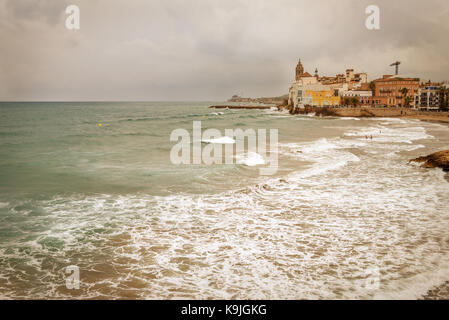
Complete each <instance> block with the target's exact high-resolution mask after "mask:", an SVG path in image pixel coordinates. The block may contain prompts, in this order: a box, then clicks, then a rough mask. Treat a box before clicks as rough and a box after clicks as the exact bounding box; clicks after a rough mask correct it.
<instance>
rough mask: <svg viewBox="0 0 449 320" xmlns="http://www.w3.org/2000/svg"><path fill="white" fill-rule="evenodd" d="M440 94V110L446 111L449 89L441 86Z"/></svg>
mask: <svg viewBox="0 0 449 320" xmlns="http://www.w3.org/2000/svg"><path fill="white" fill-rule="evenodd" d="M438 92H439V94H440V108H441V109H443V110H445V109H447V107H448V100H449V88H446V87H444V86H440V87H439V88H438Z"/></svg>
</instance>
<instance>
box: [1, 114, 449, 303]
mask: <svg viewBox="0 0 449 320" xmlns="http://www.w3.org/2000/svg"><path fill="white" fill-rule="evenodd" d="M401 126H402V124H401V123H399V124H398V126H396V124H395V125H392V126H388V128H384V129H385V130H386V129H389V130H391V131H388V130H386V131H385V132H386V134H388V136H389V137H390V143H385V142H383V141H379V140H377V139H373V140H372V141H371V140H369V141H366V139H364V136H363V135H362V133H365V132H366V130H371V129H370V128H367V129H364V128H360V129H352V130H351V132H354V133H357V132H359V133H358V134H353V135H343V136H342V137H334V138H331V137H329V138H327V139H318V140H316V141H310V142H298V143H290V144H283V145H280V149H279V153H280V154H281V155H282V156H284V157H288V159H290V160H291V161H296V160H299V161H300V162H302V161H306V162H307V163H308V164H307V165H305V166H302V165H301V166H298V168H296V170H294V171H293V172H291V173H289V174H288V175H286V176H282V177H275V178H274V177H271V178H261V180H260V182H258V183H257V184H255V185H251V186H247V187H245V188H238V189H234V188H231V190H228V191H226V192H221V193H217V194H209V193H205V194H187V193H176V194H173V195H167V196H151V195H148V194H146V193H142V194H125V195H117V194H97V195H83V194H72V195H64V196H58V197H55V198H54V199H52V200H39V201H38V205H39V206H40V207H42V209H43V210H44V211H45V212H47V213H48V217H51V219H49V218H48V217H45V218H44V217H33V223H37V222H38V221H41V222H45V224H46V226H47V227H48V230H47V231H45V232H41V233H40V234H39V236H38V237H37V238H34V239H33V237H30V238H25V237H24V238H21V239H20V240H21V241H16V242H14V243H11V244H8V245H9V247H8V250H6V248H2V247H0V256H1V257H5V258H11V259H16V260H19V259H24V258H27V259H29V261H30V262H29V265H28V267H24V268H22V269H20V271H18V267H17V265H15V266H14V267H13V266H12V265H8V264H6V263H5V261H7V259H4V260H0V264H1V265H0V267H1V268H0V278H1V279H17V277H19V278H20V281H23V282H24V283H25V282H26V283H28V284H33V286H34V287H35V288H40V289H42V290H40V291H36V290H33V289H30V290H29V292H25V293H24V292H20V291H17V290H16V287H14V285H12V284H11V283H8V280H4V281H3V280H2V281H3V282H2V284H3V283H4V284H5V285H4V286H3V287H2V295H3V296H6V297H8V298H14V297H18V296H32V297H34V298H46V297H47V298H48V297H53V298H70V297H72V296H71V295H70V294H68V293H67V292H66V291H64V290H60V289H58V285H57V284H60V283H61V276H62V274H58V273H55V272H54V269H58V268H61V269H62V268H63V267H64V266H66V265H67V264H69V263H70V264H71V263H73V261H72V260H76V258H77V257H80V256H81V257H82V259H80V260H77V261H78V262H80V263H82V265H80V267H81V268H82V270H83V271H82V272H84V274H85V275H88V276H86V277H85V278H82V279H83V280H82V281H83V286H82V288H81V290H80V293H79V296H78V297H79V298H99V297H100V298H105V297H106V298H118V297H130V296H131V297H137V298H141V299H145V298H148V299H173V298H180V299H189V298H191V299H194V298H196V299H208V298H211V297H213V298H216V299H220V298H221V299H372V298H405V299H410V298H417V297H419V296H421V295H422V294H424V293H425V292H426V290H427V289H429V288H430V287H431V286H433V285H437V284H439V283H440V282H441V281H445V280H447V276H448V275H449V273H447V272H446V270H447V269H448V268H447V266H448V264H447V262H448V261H447V259H446V256H445V254H447V252H449V241H448V240H449V238H448V236H447V230H448V228H449V213H448V212H447V206H448V205H449V203H448V199H447V194H448V192H449V184H448V183H447V182H446V181H445V180H444V175H443V173H442V172H441V171H440V170H422V169H421V170H418V169H417V168H416V167H414V166H410V165H409V164H408V159H409V158H410V156H403V155H401V154H400V153H399V152H398V153H397V157H395V158H390V157H387V156H386V155H388V154H390V153H392V152H396V151H397V150H399V151H409V152H413V150H417V148H421V147H422V146H423V145H424V144H425V142H419V144H417V143H414V141H418V140H421V139H423V138H422V137H425V138H424V139H432V138H431V136H430V135H427V133H426V131H425V130H424V131H423V130H421V129H413V130H409V128H407V127H401ZM375 129H379V128H377V127H376V128H375ZM384 129H382V131H383V130H384ZM398 137H399V138H398ZM404 140H407V141H411V142H412V143H410V144H404V143H403V142H402V141H404ZM370 151H372V152H370ZM251 158H254V159H256V158H258V157H257V156H254V155H253V156H251V155H249V154H248V155H247V156H246V157H245V159H248V160H249V159H251ZM281 163H282V162H281ZM237 170H238V169H237ZM25 204H26V203H25ZM10 205H11V206H14V207H16V208H17V213H21V212H24V211H25V210H29V208H28V207H27V206H24V203H19V204H10ZM23 216H24V217H26V215H20V216H19V215H16V216H15V218H16V219H17V217H23ZM14 221H15V220H12V221H11V225H10V227H11V228H15V224H14V223H15V222H14ZM51 237H53V238H55V239H58V240H59V241H61V243H60V244H59V247H54V246H55V244H54V243H53V242H52V239H53V238H51ZM52 245H53V247H52ZM44 257H51V260H50V262H51V265H52V267H51V268H47V269H45V265H46V264H48V263H49V261H48V260H45V261H44ZM105 261H106V262H107V263H105ZM30 270H33V272H34V274H33V272H31V271H30ZM92 270H99V271H98V272H93V271H92ZM373 270H374V272H373ZM82 275H83V273H82ZM373 275H374V278H373ZM82 277H83V276H82ZM376 279H377V280H379V281H378V284H379V287H378V288H376V287H374V288H370V287H368V286H367V285H366V284H367V283H369V282H370V281H371V280H376ZM242 284H244V285H242ZM63 285H64V284H60V285H59V286H63ZM33 286H32V285H30V288H33Z"/></svg>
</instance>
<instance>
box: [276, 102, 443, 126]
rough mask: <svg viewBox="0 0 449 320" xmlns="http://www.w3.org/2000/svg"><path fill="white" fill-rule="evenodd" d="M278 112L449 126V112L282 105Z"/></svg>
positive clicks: (392, 108)
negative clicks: (411, 121) (403, 119)
mask: <svg viewBox="0 0 449 320" xmlns="http://www.w3.org/2000/svg"><path fill="white" fill-rule="evenodd" d="M278 110H288V111H289V112H290V114H292V115H295V114H310V113H315V115H316V116H332V117H354V118H405V119H417V120H421V121H430V122H439V123H446V124H449V112H438V111H419V110H414V109H410V108H394V107H391V108H376V107H356V108H354V107H313V106H305V107H304V108H300V109H291V108H289V107H288V106H285V105H280V106H278Z"/></svg>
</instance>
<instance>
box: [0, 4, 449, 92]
mask: <svg viewBox="0 0 449 320" xmlns="http://www.w3.org/2000/svg"><path fill="white" fill-rule="evenodd" d="M69 4H76V5H78V6H79V8H80V12H81V29H80V30H78V31H70V30H68V29H66V27H65V19H66V14H65V8H66V7H67V5H69ZM369 4H376V5H378V6H379V7H380V10H381V12H380V14H381V16H380V17H381V21H380V22H381V25H380V27H381V29H380V30H378V31H370V30H367V29H366V28H365V19H366V17H367V15H366V14H365V7H366V6H367V5H369ZM448 31H449V1H448V0H426V1H418V0H395V1H381V0H371V1H364V0H322V1H318V0H311V1H309V0H292V1H283V0H277V1H264V0H241V1H234V0H223V1H221V0H191V1H181V0H163V1H162V0H160V1H153V0H120V1H119V0H68V1H66V0H0V42H1V47H0V48H1V49H0V100H22V101H23V100H224V99H226V98H228V97H230V96H231V95H233V94H240V95H243V96H251V97H259V96H276V95H282V94H285V93H287V92H288V88H289V86H290V83H291V81H292V80H293V78H294V69H295V66H296V63H297V60H298V58H301V60H302V61H303V64H304V67H305V69H306V70H307V71H309V72H310V73H313V72H314V70H315V68H318V70H319V73H320V75H323V74H325V75H334V74H335V73H343V72H344V70H345V69H346V68H354V69H355V70H356V71H365V72H368V76H369V78H370V79H375V78H376V77H379V76H381V75H382V74H388V73H390V74H391V73H392V72H393V68H392V67H389V64H391V63H392V62H394V61H396V60H400V61H401V62H402V65H401V66H400V73H401V74H405V75H409V76H417V77H421V78H422V79H425V80H427V79H429V78H431V79H432V80H449V41H448V39H449V32H448Z"/></svg>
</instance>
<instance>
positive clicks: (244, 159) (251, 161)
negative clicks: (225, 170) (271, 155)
mask: <svg viewBox="0 0 449 320" xmlns="http://www.w3.org/2000/svg"><path fill="white" fill-rule="evenodd" d="M238 157H239V158H238V159H237V163H238V164H243V165H245V166H248V167H254V166H257V165H263V164H265V159H264V158H263V157H262V156H261V155H260V154H258V153H256V152H248V154H246V155H243V156H238Z"/></svg>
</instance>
